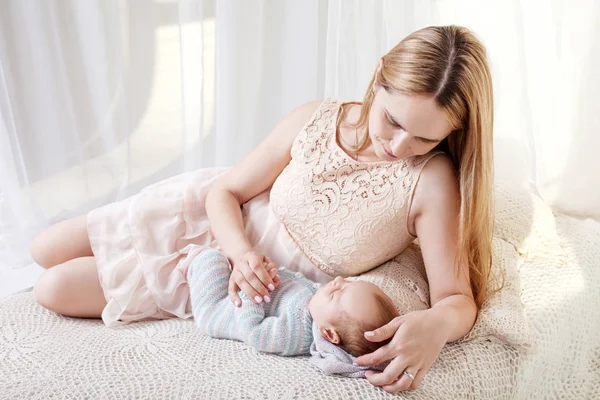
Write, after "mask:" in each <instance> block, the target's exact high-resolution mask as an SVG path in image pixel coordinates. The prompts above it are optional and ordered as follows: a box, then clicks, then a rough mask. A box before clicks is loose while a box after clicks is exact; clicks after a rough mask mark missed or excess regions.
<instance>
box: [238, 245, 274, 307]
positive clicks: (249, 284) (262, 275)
mask: <svg viewBox="0 0 600 400" xmlns="http://www.w3.org/2000/svg"><path fill="white" fill-rule="evenodd" d="M232 267H233V268H232V271H231V276H230V277H229V298H230V299H231V301H232V302H233V304H235V305H236V306H237V307H240V306H241V305H242V300H241V299H240V297H239V296H238V291H239V290H241V291H242V292H244V293H245V294H246V295H247V296H248V297H249V298H251V299H253V300H254V301H255V302H256V303H257V304H258V303H260V302H262V301H263V300H264V301H266V302H267V303H269V302H270V301H271V298H270V297H269V292H270V291H273V290H275V288H276V287H277V286H279V283H280V281H279V277H278V276H277V268H276V266H275V263H273V261H272V260H271V259H270V258H269V257H266V256H263V255H262V254H260V253H258V252H256V251H254V250H251V251H248V252H246V253H245V254H243V255H242V256H240V257H238V258H236V259H234V260H233V261H232Z"/></svg>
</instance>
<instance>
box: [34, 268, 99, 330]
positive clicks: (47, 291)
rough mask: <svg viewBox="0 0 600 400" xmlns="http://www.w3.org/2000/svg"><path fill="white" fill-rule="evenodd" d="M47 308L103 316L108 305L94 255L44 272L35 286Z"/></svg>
mask: <svg viewBox="0 0 600 400" xmlns="http://www.w3.org/2000/svg"><path fill="white" fill-rule="evenodd" d="M33 293H34V296H35V298H36V300H37V302H38V303H40V304H41V305H42V306H43V307H45V308H47V309H49V310H51V311H54V312H56V313H59V314H63V315H67V316H70V317H80V318H100V316H101V315H102V310H103V309H104V307H105V306H106V300H105V299H104V293H103V291H102V287H101V286H100V280H99V278H98V270H97V268H96V261H95V259H94V257H80V258H76V259H74V260H70V261H67V262H65V263H62V264H60V265H57V266H55V267H53V268H50V269H49V270H47V271H44V273H43V274H42V276H41V277H40V278H39V280H38V281H37V283H36V284H35V286H34V288H33Z"/></svg>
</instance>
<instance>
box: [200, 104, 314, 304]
mask: <svg viewBox="0 0 600 400" xmlns="http://www.w3.org/2000/svg"><path fill="white" fill-rule="evenodd" d="M319 104H321V102H320V101H314V102H311V103H307V104H305V105H303V106H301V107H298V108H297V109H295V110H294V111H292V112H291V113H290V114H289V115H288V116H286V117H285V118H284V119H283V120H282V121H281V122H280V123H279V124H278V125H277V126H276V127H275V129H273V131H272V132H271V133H270V134H269V136H268V137H267V138H266V139H265V140H264V141H263V142H262V143H261V144H260V145H259V146H258V147H256V148H255V149H254V150H253V151H252V152H251V153H250V154H249V155H248V156H246V157H245V158H244V159H243V160H242V161H241V162H240V163H238V164H237V165H236V166H235V167H233V168H232V169H231V170H229V171H228V172H227V173H225V174H224V176H222V177H221V178H220V179H219V180H218V181H217V182H216V183H215V185H214V187H213V188H212V189H211V190H210V191H209V193H208V195H207V198H206V212H207V214H208V219H209V222H210V227H211V231H212V233H213V234H214V235H215V238H216V240H217V242H218V243H219V245H220V246H221V249H222V250H223V252H224V253H225V254H226V255H227V257H229V259H230V260H232V264H233V269H234V271H233V273H232V280H231V281H230V287H229V292H230V298H231V300H232V301H233V302H234V303H236V304H241V299H240V298H239V296H238V295H237V292H238V289H241V290H242V291H243V292H244V293H246V295H247V296H248V297H249V298H251V299H255V298H256V296H260V298H264V297H265V296H267V295H268V293H269V292H268V290H267V287H268V286H269V285H272V284H273V280H272V279H271V278H270V276H269V275H268V274H267V272H266V269H265V267H264V264H263V261H265V259H264V258H263V255H261V254H258V253H256V252H253V251H252V246H251V244H250V242H249V241H248V238H247V237H246V234H245V232H244V225H243V221H242V212H241V209H240V206H241V205H242V204H244V203H246V202H247V201H248V200H250V199H252V198H253V197H255V196H256V195H258V194H260V193H262V192H264V191H265V190H267V189H268V188H270V187H271V186H272V185H273V182H275V179H277V177H278V176H279V174H281V171H283V169H284V168H285V166H286V165H287V164H288V163H289V162H290V159H291V155H290V149H291V147H292V143H293V142H294V139H295V137H296V135H297V134H298V133H299V132H300V130H301V129H302V128H303V126H304V125H305V124H306V123H307V122H308V120H309V119H310V118H311V116H312V115H313V114H314V112H315V110H316V109H317V107H318V106H319ZM257 302H258V301H257Z"/></svg>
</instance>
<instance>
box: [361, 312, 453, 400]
mask: <svg viewBox="0 0 600 400" xmlns="http://www.w3.org/2000/svg"><path fill="white" fill-rule="evenodd" d="M429 311H430V310H424V311H413V312H410V313H407V314H405V315H403V316H401V317H396V318H394V319H393V320H392V321H390V322H389V323H388V324H386V325H384V326H382V327H381V328H379V329H376V330H374V331H373V332H365V338H367V340H369V341H371V342H381V341H384V340H386V339H388V338H391V337H392V336H393V339H392V340H391V341H390V342H389V343H388V344H386V345H385V346H382V347H380V348H379V349H377V350H376V351H374V352H373V353H369V354H365V355H363V356H361V357H358V358H357V359H356V363H357V364H358V365H362V366H375V365H377V364H380V363H382V362H384V361H388V360H392V361H391V362H390V364H389V365H388V366H387V367H386V368H385V370H384V371H383V372H381V373H375V372H372V371H369V372H367V374H366V375H367V379H368V380H369V382H370V383H371V384H372V385H374V386H381V387H382V388H383V390H385V391H386V392H390V393H396V392H399V391H401V390H414V389H417V388H418V387H419V385H420V384H421V380H422V379H423V376H424V375H425V374H426V373H427V371H429V368H431V365H432V364H433V363H434V361H435V360H436V359H437V358H438V356H439V354H440V352H441V351H442V348H443V347H444V344H446V334H445V332H443V331H442V330H440V329H439V327H436V326H433V325H434V324H433V323H432V322H433V321H432V318H428V317H429V315H430V314H429ZM404 371H407V372H408V373H410V374H412V375H413V376H414V378H415V379H414V381H413V380H412V379H411V378H410V377H409V376H407V375H405V374H404V373H403V372H404Z"/></svg>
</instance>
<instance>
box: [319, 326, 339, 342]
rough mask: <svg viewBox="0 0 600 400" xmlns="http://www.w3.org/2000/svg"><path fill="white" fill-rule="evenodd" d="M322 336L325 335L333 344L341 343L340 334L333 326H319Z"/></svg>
mask: <svg viewBox="0 0 600 400" xmlns="http://www.w3.org/2000/svg"><path fill="white" fill-rule="evenodd" d="M319 332H320V333H321V336H323V337H324V338H325V339H326V340H327V341H328V342H331V343H333V344H340V335H338V333H337V332H336V331H335V329H332V328H319Z"/></svg>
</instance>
